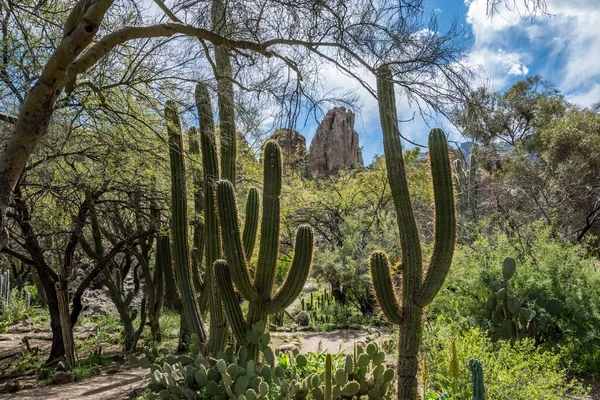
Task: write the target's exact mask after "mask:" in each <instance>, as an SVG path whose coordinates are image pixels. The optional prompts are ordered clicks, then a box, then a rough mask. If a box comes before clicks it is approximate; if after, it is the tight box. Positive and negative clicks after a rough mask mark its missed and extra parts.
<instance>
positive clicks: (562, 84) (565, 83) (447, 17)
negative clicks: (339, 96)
mask: <svg viewBox="0 0 600 400" xmlns="http://www.w3.org/2000/svg"><path fill="white" fill-rule="evenodd" d="M507 3H508V4H510V5H511V8H507V7H505V6H504V5H501V6H500V7H499V9H498V10H499V12H500V13H499V14H496V15H494V16H489V15H488V14H487V10H486V1H485V0H477V1H471V0H431V1H429V2H427V4H426V7H427V8H426V10H427V11H428V12H435V13H436V14H437V15H438V19H439V21H440V28H441V29H442V30H443V28H444V27H445V26H447V25H448V24H450V23H452V21H453V20H457V22H458V23H459V24H462V25H463V26H464V27H465V29H467V31H468V32H469V34H470V36H471V41H470V54H469V55H468V56H467V59H466V60H465V61H466V62H468V63H469V64H470V65H472V66H473V67H475V68H476V69H477V71H478V74H479V75H480V79H481V80H482V82H483V81H484V80H486V81H488V82H489V83H491V84H492V85H493V86H494V87H496V88H497V89H499V90H504V89H506V88H508V87H509V86H510V85H511V84H513V83H514V82H516V81H518V80H520V79H523V78H525V77H527V76H532V75H541V76H542V77H543V78H545V79H547V80H549V81H551V82H552V83H554V84H555V85H556V87H557V88H558V89H560V90H561V91H562V92H563V94H564V95H565V96H566V98H567V100H568V101H570V102H572V103H575V104H578V105H581V106H584V107H587V106H591V105H592V104H594V103H596V102H599V101H600V0H569V1H564V0H547V6H548V11H549V13H550V15H537V16H536V17H535V18H533V19H526V18H523V17H522V15H523V10H519V9H517V8H513V7H512V5H513V0H508V1H507ZM516 3H524V0H516ZM328 81H329V82H330V85H331V86H332V87H336V88H343V89H345V90H348V89H356V90H357V93H358V94H359V95H360V97H361V103H362V108H361V112H360V114H359V115H357V118H356V126H355V129H356V130H357V132H358V133H359V135H360V142H361V146H362V147H363V155H364V159H365V162H366V163H369V162H370V161H371V159H372V157H373V156H374V155H375V154H381V153H383V148H382V139H381V131H380V129H379V120H378V115H377V105H376V103H375V100H374V99H373V98H372V97H370V96H368V95H367V94H366V91H364V90H361V89H360V88H359V87H358V86H357V84H356V83H355V82H353V81H352V80H351V79H350V78H347V77H345V76H342V75H340V74H339V73H337V71H336V70H335V69H333V68H332V69H331V71H330V76H329V78H328ZM415 110H416V108H415V105H414V104H413V105H410V104H408V103H407V101H406V99H404V98H399V99H398V113H399V119H400V120H405V119H409V118H410V117H411V116H412V115H413V111H415ZM429 123H430V126H435V125H438V126H442V127H443V128H445V129H446V131H447V132H449V134H450V139H451V140H461V138H460V136H458V134H457V133H455V131H454V130H453V128H452V126H451V125H450V124H449V123H448V121H445V120H444V119H443V118H439V119H437V120H436V121H433V122H431V121H430V122H429ZM400 126H401V128H400V129H401V131H402V133H403V135H405V136H406V137H408V138H410V139H411V140H414V141H416V142H418V143H421V144H425V143H426V137H427V133H428V131H429V129H430V128H429V127H428V125H427V123H426V122H425V121H423V120H422V119H421V118H420V117H419V116H418V113H417V116H416V117H415V120H414V121H413V122H406V123H401V125H400ZM315 130H316V126H315V125H313V126H307V127H305V128H304V129H302V133H303V134H304V135H305V136H306V138H307V142H308V143H310V140H311V139H312V136H313V135H314V132H315Z"/></svg>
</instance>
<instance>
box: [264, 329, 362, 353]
mask: <svg viewBox="0 0 600 400" xmlns="http://www.w3.org/2000/svg"><path fill="white" fill-rule="evenodd" d="M367 336H369V333H368V332H367V331H362V330H352V331H345V330H335V331H331V332H274V333H273V334H272V336H271V337H272V346H273V348H275V349H286V350H291V349H292V348H297V349H299V350H301V351H302V352H303V353H308V352H316V351H325V352H328V353H338V352H339V351H341V350H344V351H346V352H348V351H353V349H354V343H355V342H365V341H366V340H367Z"/></svg>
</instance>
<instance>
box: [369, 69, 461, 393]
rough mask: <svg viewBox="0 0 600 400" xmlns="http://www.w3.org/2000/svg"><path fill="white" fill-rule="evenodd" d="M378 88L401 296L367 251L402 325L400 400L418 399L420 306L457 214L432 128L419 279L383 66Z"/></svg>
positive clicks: (393, 317)
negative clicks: (431, 232) (425, 242)
mask: <svg viewBox="0 0 600 400" xmlns="http://www.w3.org/2000/svg"><path fill="white" fill-rule="evenodd" d="M377 93H378V97H379V117H380V119H381V127H382V130H383V149H384V152H385V160H386V166H387V173H388V180H389V182H390V187H391V190H392V197H393V200H394V206H395V208H396V218H397V222H398V229H399V232H400V242H401V248H402V287H401V290H400V294H399V296H398V297H400V299H401V300H400V301H398V299H397V296H396V293H395V289H394V285H393V283H392V279H391V277H390V266H389V264H390V263H389V260H388V257H387V255H386V254H385V253H383V252H381V251H377V252H375V253H373V255H372V256H371V275H372V278H373V285H374V287H375V292H376V294H377V300H378V301H379V304H380V306H381V308H382V310H383V312H384V314H385V315H386V317H387V318H388V319H389V320H390V321H391V322H392V323H394V324H397V325H399V326H400V339H399V343H398V354H399V356H398V367H397V372H398V399H406V400H416V399H417V396H418V393H417V372H418V369H419V367H418V352H419V346H420V343H421V333H422V315H423V308H424V307H425V306H426V305H428V304H429V303H430V302H431V301H432V300H433V298H434V297H435V296H436V294H437V293H438V292H439V290H440V288H441V286H442V284H443V283H444V280H445V279H446V275H447V274H448V270H449V268H450V263H451V262H452V254H453V252H454V242H455V237H456V218H455V210H454V193H453V186H452V172H451V167H450V158H449V155H448V144H447V142H446V137H445V135H444V132H443V131H442V130H440V129H433V130H432V131H431V133H430V134H429V143H428V144H429V158H430V164H431V175H432V179H433V189H434V202H435V244H434V247H433V254H432V257H431V260H430V263H429V268H428V269H427V272H426V274H425V278H424V279H423V259H422V254H421V243H420V240H419V233H418V230H417V224H416V221H415V216H414V213H413V210H412V205H411V201H410V195H409V191H408V181H407V179H406V170H405V167H404V159H403V157H402V145H401V143H400V132H399V129H398V121H397V113H396V99H395V94H394V84H393V81H392V73H391V70H390V69H389V67H387V66H384V67H381V68H380V69H379V70H378V76H377Z"/></svg>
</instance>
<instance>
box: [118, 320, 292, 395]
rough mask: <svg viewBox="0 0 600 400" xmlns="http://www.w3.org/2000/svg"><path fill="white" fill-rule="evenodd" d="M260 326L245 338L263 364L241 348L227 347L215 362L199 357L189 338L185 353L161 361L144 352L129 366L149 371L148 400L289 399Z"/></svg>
mask: <svg viewBox="0 0 600 400" xmlns="http://www.w3.org/2000/svg"><path fill="white" fill-rule="evenodd" d="M264 328H265V327H264V323H258V324H255V325H253V326H252V327H251V328H250V329H249V330H248V335H249V336H253V337H254V339H256V342H257V345H258V349H259V350H260V352H261V354H262V355H263V357H262V358H263V359H264V362H262V363H257V362H255V361H254V359H253V358H252V357H251V355H250V353H249V351H248V349H247V348H246V347H244V346H239V347H237V348H234V347H227V348H226V349H225V350H223V351H221V352H219V354H217V356H216V358H212V357H205V356H203V355H202V354H201V352H200V348H201V346H202V343H201V342H200V340H199V338H198V336H197V335H195V334H192V342H193V343H192V344H190V346H189V353H188V354H183V355H180V356H176V355H171V354H170V355H167V356H166V357H162V356H161V355H160V354H159V353H158V351H156V350H155V349H154V350H150V349H148V348H146V349H145V350H144V353H145V354H144V356H142V357H140V358H138V357H135V356H131V357H130V361H131V363H132V364H135V365H139V366H141V367H142V368H146V369H150V372H151V374H150V378H151V383H150V384H149V389H150V390H151V393H150V394H149V395H148V396H147V398H148V399H170V398H178V399H179V398H182V399H196V398H198V397H200V398H211V399H217V400H218V399H224V400H225V399H237V400H258V399H269V398H272V394H273V393H279V397H278V398H280V399H292V398H294V397H292V396H291V395H290V394H289V388H290V387H291V386H290V385H287V384H286V383H285V370H284V369H283V368H282V367H281V366H278V365H276V358H275V354H274V353H273V351H272V349H271V348H270V347H269V341H270V335H269V333H265V332H263V331H264Z"/></svg>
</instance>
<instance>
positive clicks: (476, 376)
mask: <svg viewBox="0 0 600 400" xmlns="http://www.w3.org/2000/svg"><path fill="white" fill-rule="evenodd" d="M469 369H470V370H471V380H472V382H473V400H484V399H485V390H484V386H483V370H482V368H481V362H479V361H478V360H471V361H469Z"/></svg>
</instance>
